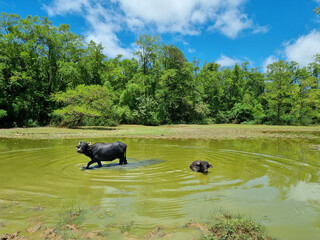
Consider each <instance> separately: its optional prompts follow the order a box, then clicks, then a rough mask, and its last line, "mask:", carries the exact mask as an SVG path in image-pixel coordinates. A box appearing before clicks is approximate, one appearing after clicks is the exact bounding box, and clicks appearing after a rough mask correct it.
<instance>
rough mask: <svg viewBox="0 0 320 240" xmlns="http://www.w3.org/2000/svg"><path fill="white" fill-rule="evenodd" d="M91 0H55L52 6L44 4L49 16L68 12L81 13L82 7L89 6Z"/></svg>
mask: <svg viewBox="0 0 320 240" xmlns="http://www.w3.org/2000/svg"><path fill="white" fill-rule="evenodd" d="M89 1H90V0H76V1H70V0H69V1H68V0H67V1H65V0H54V2H53V4H52V5H51V6H47V5H44V8H45V10H46V11H47V12H48V14H49V16H54V15H64V14H67V13H80V12H82V8H83V7H86V6H89Z"/></svg>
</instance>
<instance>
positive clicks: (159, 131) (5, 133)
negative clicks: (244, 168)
mask: <svg viewBox="0 0 320 240" xmlns="http://www.w3.org/2000/svg"><path fill="white" fill-rule="evenodd" d="M106 137H110V138H112V137H115V138H118V137H128V138H167V139H239V138H258V137H263V138H267V137H272V138H275V137H278V138H306V139H319V138H320V126H309V127H303V126H299V127H296V126H267V125H237V124H221V125H220V124H213V125H164V126H157V127H153V126H141V125H120V126H117V127H82V128H78V129H69V128H55V127H38V128H12V129H0V138H24V139H71V138H106Z"/></svg>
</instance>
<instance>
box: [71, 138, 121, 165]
mask: <svg viewBox="0 0 320 240" xmlns="http://www.w3.org/2000/svg"><path fill="white" fill-rule="evenodd" d="M76 148H77V152H78V153H83V154H84V155H86V156H88V157H89V158H91V161H90V162H88V165H87V167H86V168H87V169H88V168H89V166H90V165H91V164H92V163H95V162H96V163H98V165H99V167H102V164H101V161H112V160H114V159H116V158H119V160H120V161H119V165H121V164H127V158H126V152H127V145H126V144H125V143H122V142H119V141H118V142H113V143H100V142H99V143H95V144H93V145H91V143H86V142H82V141H80V142H79V146H76Z"/></svg>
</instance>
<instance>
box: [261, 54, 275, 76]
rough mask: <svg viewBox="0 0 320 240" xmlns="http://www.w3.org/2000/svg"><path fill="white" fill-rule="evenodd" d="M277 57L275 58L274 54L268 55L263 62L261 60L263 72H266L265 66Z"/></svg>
mask: <svg viewBox="0 0 320 240" xmlns="http://www.w3.org/2000/svg"><path fill="white" fill-rule="evenodd" d="M278 61H279V58H277V57H276V56H274V55H271V56H269V57H268V58H267V59H266V60H265V61H264V62H263V72H267V66H268V65H269V64H272V63H274V62H278Z"/></svg>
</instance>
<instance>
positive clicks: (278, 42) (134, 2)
mask: <svg viewBox="0 0 320 240" xmlns="http://www.w3.org/2000/svg"><path fill="white" fill-rule="evenodd" d="M317 6H320V0H294V1H292V0H291V1H290V0H268V1H262V0H28V1H26V0H0V11H1V12H6V13H15V14H19V15H20V16H21V17H23V18H25V17H26V16H27V15H32V16H35V15H38V16H47V17H48V18H49V19H50V20H51V21H52V22H53V24H54V25H56V26H58V25H60V24H62V23H65V24H69V25H70V26H71V31H73V32H75V33H77V34H80V35H83V36H84V37H85V38H86V40H87V41H89V40H94V41H96V42H101V43H102V44H103V46H104V53H105V54H106V55H107V56H108V57H111V58H112V57H115V56H116V55H118V54H122V55H123V56H124V57H128V58H131V57H132V52H133V51H134V49H135V45H134V42H135V40H136V39H137V38H138V36H139V35H140V34H149V35H159V36H160V37H161V38H162V40H163V41H164V42H165V43H166V44H173V45H175V46H177V47H179V48H180V49H181V50H182V51H183V52H184V54H185V55H186V57H187V58H188V60H189V61H192V59H193V57H196V58H198V59H199V60H200V61H201V63H204V62H205V61H207V62H218V63H219V64H221V65H222V66H226V67H228V66H233V65H234V63H235V62H238V63H241V62H244V61H247V62H249V64H250V66H251V67H261V70H262V71H263V70H264V67H265V66H266V64H268V63H272V62H273V61H277V60H278V59H283V60H286V61H296V62H298V63H299V64H300V65H301V66H307V65H308V63H310V62H311V61H312V60H313V56H314V54H316V53H320V17H319V16H317V15H316V14H315V13H314V12H313V9H315V8H316V7H317Z"/></svg>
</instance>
